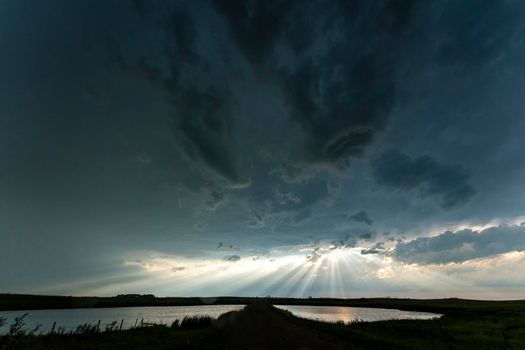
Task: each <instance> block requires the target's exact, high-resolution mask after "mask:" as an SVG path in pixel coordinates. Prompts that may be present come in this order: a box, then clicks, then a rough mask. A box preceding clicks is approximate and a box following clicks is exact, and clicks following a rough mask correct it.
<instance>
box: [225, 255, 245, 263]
mask: <svg viewBox="0 0 525 350" xmlns="http://www.w3.org/2000/svg"><path fill="white" fill-rule="evenodd" d="M223 259H224V260H225V261H230V262H237V261H239V260H241V257H240V256H239V255H228V256H225V257H224V258H223Z"/></svg>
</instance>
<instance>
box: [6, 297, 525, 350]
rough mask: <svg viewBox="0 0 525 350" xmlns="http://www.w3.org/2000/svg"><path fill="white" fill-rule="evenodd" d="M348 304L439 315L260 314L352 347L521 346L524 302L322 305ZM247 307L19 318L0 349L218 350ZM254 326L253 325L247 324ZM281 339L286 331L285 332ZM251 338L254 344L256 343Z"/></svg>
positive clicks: (249, 319)
mask: <svg viewBox="0 0 525 350" xmlns="http://www.w3.org/2000/svg"><path fill="white" fill-rule="evenodd" d="M271 301H272V302H273V301H274V300H271ZM279 301H281V302H278V303H275V304H285V303H286V302H282V301H283V299H279ZM286 301H289V300H286ZM295 301H296V304H300V303H303V305H304V304H305V303H304V301H308V299H303V300H297V299H296V300H295ZM259 302H260V301H259ZM318 302H319V300H315V301H314V302H313V303H312V304H313V305H319V304H318ZM352 303H357V304H358V305H357V306H363V307H370V306H375V307H390V308H392V307H397V308H399V309H405V310H418V311H428V312H440V313H443V314H444V316H443V317H441V318H439V319H434V320H393V321H378V322H360V321H359V322H352V323H349V324H344V323H342V322H338V323H326V322H318V321H313V320H307V319H302V318H297V317H295V316H293V315H292V314H291V313H290V312H288V311H285V310H282V309H276V308H273V307H271V306H270V305H271V303H270V302H269V300H266V303H263V304H264V305H267V306H264V309H263V310H265V312H264V315H265V316H264V320H263V323H266V318H268V322H267V323H272V322H277V321H279V324H282V325H283V327H284V329H286V327H287V325H290V326H293V327H289V329H300V330H301V332H302V333H301V334H305V333H308V332H318V333H323V334H327V335H330V336H331V337H333V338H337V339H340V340H341V341H342V342H346V343H349V344H352V346H355V347H356V348H358V349H476V350H483V349H525V302H524V301H502V302H488V301H471V300H459V299H443V300H434V301H432V300H409V299H366V300H364V301H359V300H355V299H353V300H351V301H349V300H334V299H330V302H328V303H327V304H329V305H330V304H332V305H333V304H336V305H338V306H342V305H348V304H352ZM354 306H355V305H354ZM247 309H249V308H247ZM247 309H245V310H243V311H240V313H243V314H244V317H243V318H242V319H243V320H245V321H243V323H242V324H241V325H239V323H237V325H236V326H232V327H233V328H230V329H225V328H221V327H220V326H218V324H219V321H220V320H221V319H222V320H223V321H224V319H228V318H230V319H235V318H236V317H237V319H239V318H238V316H239V315H240V314H239V312H230V313H228V314H227V315H223V316H221V318H220V319H219V321H217V320H214V319H212V318H210V317H202V316H199V317H186V318H184V319H182V320H181V321H176V322H174V323H173V324H171V325H170V326H167V325H151V324H144V325H142V326H140V327H136V328H133V329H129V330H122V331H119V330H118V325H117V323H113V324H109V325H107V326H106V327H101V328H103V329H98V327H96V326H93V325H83V326H79V327H78V328H77V329H76V330H74V331H70V332H66V331H65V330H60V329H57V330H55V332H54V333H52V334H41V335H39V333H38V329H33V330H32V331H25V330H24V327H23V321H24V318H23V317H19V318H18V319H17V320H15V322H14V323H13V324H11V325H10V326H9V334H8V335H4V336H0V349H2V350H3V349H111V350H117V349H222V348H224V347H225V346H226V345H227V344H230V343H229V342H231V341H232V338H231V336H232V334H233V337H236V336H238V337H242V335H241V334H240V331H239V329H240V328H243V327H244V328H249V327H250V323H254V319H255V318H257V317H256V316H254V315H256V314H255V313H251V314H250V312H249V311H247ZM252 312H253V308H252ZM257 315H260V313H257ZM260 318H261V317H259V319H260ZM2 323H5V320H3V319H1V318H0V325H1V324H2ZM223 324H235V323H228V322H223ZM259 324H260V323H259ZM236 327H240V328H236ZM4 328H5V327H4ZM254 328H259V326H252V329H254ZM254 334H257V333H254ZM258 334H259V336H263V337H264V336H265V334H266V333H265V331H264V330H260V331H259V333H258ZM282 334H286V330H283V333H282ZM228 337H230V338H228ZM253 341H254V342H256V341H257V339H254V340H253ZM284 348H286V347H284ZM232 349H236V347H232Z"/></svg>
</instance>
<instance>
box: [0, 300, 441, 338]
mask: <svg viewBox="0 0 525 350" xmlns="http://www.w3.org/2000/svg"><path fill="white" fill-rule="evenodd" d="M243 307H244V305H199V306H152V307H147V306H140V307H116V308H97V309H56V310H27V311H0V317H6V318H7V324H6V325H5V326H4V327H2V328H0V333H6V332H7V331H8V329H9V327H8V325H9V324H11V323H12V321H13V319H14V318H15V317H17V316H21V315H23V314H24V313H27V314H28V315H27V317H26V318H25V321H26V322H25V324H26V327H25V328H26V329H28V330H30V329H32V328H34V327H35V326H36V325H37V324H41V325H42V327H41V328H40V330H41V331H42V332H43V333H47V332H48V331H50V330H51V328H52V327H53V323H54V322H56V327H55V330H56V329H58V327H64V329H66V330H72V329H75V328H76V327H77V326H78V325H82V324H86V323H89V324H94V325H96V324H97V323H98V321H99V320H100V329H101V330H103V329H104V328H105V327H106V325H107V324H110V323H111V322H113V321H117V322H118V324H119V325H120V322H121V320H122V319H123V320H124V322H123V325H122V328H123V329H125V328H130V327H132V326H134V325H135V324H136V323H137V322H140V321H141V320H142V319H144V322H147V323H163V324H167V325H170V324H171V323H172V322H173V321H175V320H182V319H183V318H184V317H185V316H203V315H207V316H211V317H213V318H217V317H219V316H220V315H222V314H224V313H226V312H229V311H236V310H241V309H242V308H243ZM276 307H278V308H280V309H284V310H288V311H290V312H291V313H293V314H294V315H296V316H298V317H303V318H309V319H313V320H321V321H328V322H337V321H343V322H350V321H355V320H362V321H382V320H394V319H432V318H436V317H440V316H441V315H439V314H433V313H428V312H415V311H402V310H395V309H378V308H363V307H343V306H303V305H301V306H296V305H276Z"/></svg>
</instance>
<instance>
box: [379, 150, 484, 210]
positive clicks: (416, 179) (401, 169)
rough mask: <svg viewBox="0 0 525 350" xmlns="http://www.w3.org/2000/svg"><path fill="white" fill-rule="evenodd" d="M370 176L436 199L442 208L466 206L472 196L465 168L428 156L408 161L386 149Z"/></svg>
mask: <svg viewBox="0 0 525 350" xmlns="http://www.w3.org/2000/svg"><path fill="white" fill-rule="evenodd" d="M372 175H373V178H374V180H375V181H376V182H377V183H378V184H380V185H383V186H386V187H389V188H392V189H396V190H406V191H411V190H416V191H418V192H419V193H420V194H421V195H422V196H427V197H436V198H438V201H439V204H440V206H441V207H442V208H444V209H450V208H453V207H457V206H460V205H463V204H465V203H466V202H467V201H468V200H470V198H471V197H472V196H473V195H474V193H475V191H474V189H473V188H472V186H471V185H470V184H469V178H470V176H469V174H468V173H467V172H466V171H465V170H464V169H462V168H461V167H460V166H459V165H447V164H441V163H439V162H437V161H436V160H434V159H433V158H432V157H430V156H420V157H417V158H411V157H409V156H408V155H406V154H403V153H401V152H398V151H395V150H389V151H386V152H384V153H382V154H381V155H380V156H379V157H377V158H376V159H374V160H373V162H372Z"/></svg>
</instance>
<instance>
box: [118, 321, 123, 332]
mask: <svg viewBox="0 0 525 350" xmlns="http://www.w3.org/2000/svg"><path fill="white" fill-rule="evenodd" d="M123 323H124V319H122V320H121V321H120V327H119V328H118V330H119V331H121V330H122V324H123Z"/></svg>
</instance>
